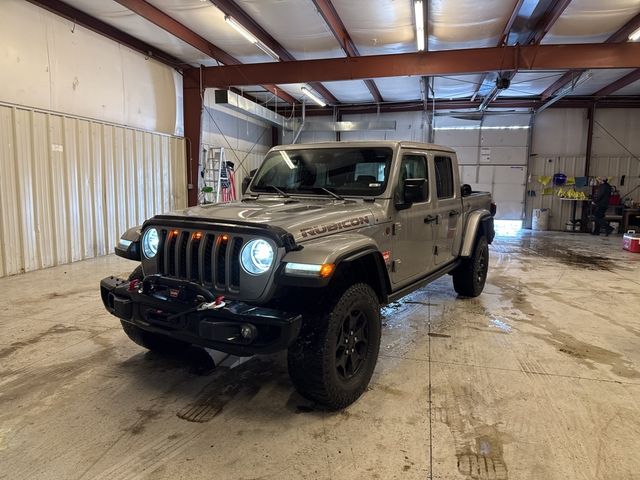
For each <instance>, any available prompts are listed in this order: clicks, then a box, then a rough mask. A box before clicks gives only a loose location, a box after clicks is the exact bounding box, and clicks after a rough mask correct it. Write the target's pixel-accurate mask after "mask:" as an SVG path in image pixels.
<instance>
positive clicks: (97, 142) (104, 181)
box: [0, 104, 186, 277]
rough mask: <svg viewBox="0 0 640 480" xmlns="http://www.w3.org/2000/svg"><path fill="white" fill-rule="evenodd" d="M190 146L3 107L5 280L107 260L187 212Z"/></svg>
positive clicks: (1, 247) (0, 230)
mask: <svg viewBox="0 0 640 480" xmlns="http://www.w3.org/2000/svg"><path fill="white" fill-rule="evenodd" d="M184 152H185V148H184V139H181V138H177V137H172V136H168V135H163V134H157V133H150V132H145V131H141V130H135V129H132V128H126V127H122V126H117V125H111V124H106V123H101V122H97V121H92V120H86V119H81V118H78V117H73V116H68V115H61V114H55V113H49V112H45V111H37V110H33V109H27V108H19V107H15V106H8V105H2V104H0V239H1V240H0V277H2V276H6V275H11V274H15V273H20V272H25V271H29V270H36V269H39V268H45V267H50V266H54V265H59V264H64V263H69V262H73V261H77V260H82V259H85V258H90V257H95V256H98V255H105V254H107V253H110V252H112V251H113V246H114V245H115V242H116V241H117V239H118V238H119V236H120V235H121V234H122V233H123V232H124V231H125V230H126V229H127V228H130V227H133V226H136V225H139V224H141V223H142V222H143V221H144V220H145V219H147V218H148V217H150V216H152V215H154V214H157V213H161V212H165V211H168V210H172V209H176V208H184V207H186V178H185V177H186V175H185V163H186V162H185V153H184Z"/></svg>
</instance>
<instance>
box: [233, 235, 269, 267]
mask: <svg viewBox="0 0 640 480" xmlns="http://www.w3.org/2000/svg"><path fill="white" fill-rule="evenodd" d="M272 263H273V248H272V247H271V245H269V242H266V241H265V240H262V239H259V238H258V239H255V240H251V241H250V242H248V243H247V244H246V245H245V246H244V247H242V251H241V252H240V265H242V268H243V269H244V271H245V272H247V273H249V274H251V275H260V274H261V273H264V272H266V271H267V270H269V268H271V264H272Z"/></svg>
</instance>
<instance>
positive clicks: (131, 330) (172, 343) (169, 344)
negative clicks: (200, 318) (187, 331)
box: [120, 265, 190, 355]
mask: <svg viewBox="0 0 640 480" xmlns="http://www.w3.org/2000/svg"><path fill="white" fill-rule="evenodd" d="M143 279H144V273H143V271H142V265H138V266H137V267H136V269H135V270H134V271H133V272H131V275H129V281H131V280H140V281H142V280H143ZM120 324H121V325H122V330H124V333H126V334H127V337H129V338H130V339H131V341H133V342H134V343H137V344H138V345H140V346H141V347H144V348H146V349H147V350H151V351H152V352H155V353H160V354H162V355H172V354H176V353H182V352H184V351H185V350H186V349H187V348H189V345H190V344H189V343H187V342H183V341H181V340H176V339H174V338H171V337H167V336H166V335H160V334H158V333H153V332H147V331H146V330H143V329H141V328H140V327H137V326H136V325H133V324H132V323H129V322H125V321H124V320H120Z"/></svg>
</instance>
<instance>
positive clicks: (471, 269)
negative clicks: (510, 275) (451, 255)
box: [453, 235, 489, 297]
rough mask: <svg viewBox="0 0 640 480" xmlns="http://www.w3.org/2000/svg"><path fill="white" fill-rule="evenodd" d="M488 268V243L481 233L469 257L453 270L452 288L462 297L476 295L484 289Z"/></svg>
mask: <svg viewBox="0 0 640 480" xmlns="http://www.w3.org/2000/svg"><path fill="white" fill-rule="evenodd" d="M488 270H489V244H488V243H487V237H485V236H484V235H481V236H480V237H478V239H477V240H476V245H475V248H474V249H473V255H472V256H471V258H467V259H465V260H463V263H462V264H461V265H460V266H459V267H458V268H456V270H455V271H454V272H453V288H454V289H455V291H456V292H457V293H458V294H459V295H462V296H463V297H477V296H478V295H480V294H481V293H482V290H484V284H485V283H486V281H487V272H488Z"/></svg>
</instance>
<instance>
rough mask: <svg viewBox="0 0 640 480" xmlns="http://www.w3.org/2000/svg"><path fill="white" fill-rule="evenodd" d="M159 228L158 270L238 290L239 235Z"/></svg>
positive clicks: (241, 239)
mask: <svg viewBox="0 0 640 480" xmlns="http://www.w3.org/2000/svg"><path fill="white" fill-rule="evenodd" d="M160 231H161V233H162V241H161V243H160V248H159V251H158V273H160V274H161V275H163V276H166V277H173V278H179V279H182V280H189V281H191V282H196V283H199V284H201V285H204V286H205V287H210V288H213V289H215V290H220V291H239V290H240V250H241V249H242V245H243V244H244V240H243V238H242V237H239V236H233V235H230V234H226V233H220V232H203V231H200V230H187V229H161V230H160Z"/></svg>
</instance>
